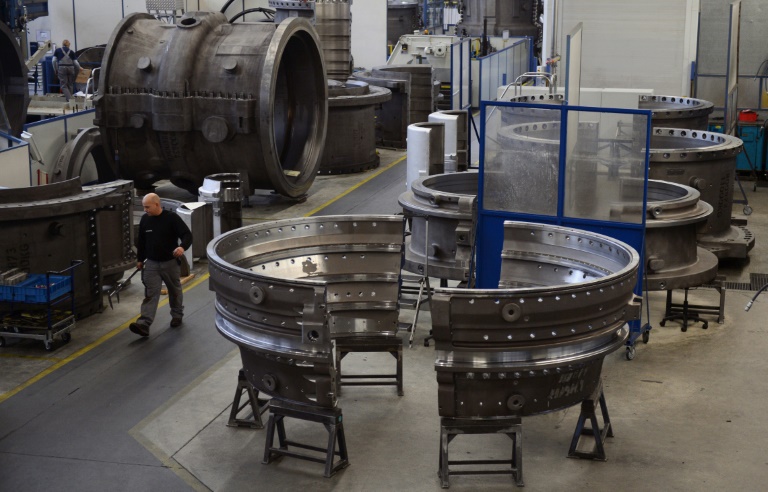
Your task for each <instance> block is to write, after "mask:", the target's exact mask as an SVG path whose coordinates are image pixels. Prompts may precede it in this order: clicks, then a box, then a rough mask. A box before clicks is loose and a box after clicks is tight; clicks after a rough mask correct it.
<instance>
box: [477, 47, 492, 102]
mask: <svg viewBox="0 0 768 492" xmlns="http://www.w3.org/2000/svg"><path fill="white" fill-rule="evenodd" d="M492 61H493V59H492V58H487V57H486V58H481V59H480V83H479V87H480V100H481V101H490V99H489V97H490V94H491V92H490V87H491V62H492Z"/></svg>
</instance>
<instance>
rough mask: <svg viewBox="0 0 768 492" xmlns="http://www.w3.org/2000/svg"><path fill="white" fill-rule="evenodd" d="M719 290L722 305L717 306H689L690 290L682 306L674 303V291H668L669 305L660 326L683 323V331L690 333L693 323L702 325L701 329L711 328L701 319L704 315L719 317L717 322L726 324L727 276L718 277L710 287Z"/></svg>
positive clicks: (686, 293) (681, 328)
mask: <svg viewBox="0 0 768 492" xmlns="http://www.w3.org/2000/svg"><path fill="white" fill-rule="evenodd" d="M708 286H709V287H712V288H714V289H715V290H717V292H718V294H719V295H720V303H719V304H717V305H707V304H689V303H688V289H687V288H686V289H685V297H684V300H683V303H682V304H679V303H674V302H672V290H668V291H667V304H666V307H665V309H664V318H662V320H661V321H659V325H661V326H664V325H665V324H666V322H667V321H677V320H680V321H682V326H681V327H680V330H681V331H688V325H689V324H693V323H702V325H701V328H702V329H704V330H706V329H707V328H709V322H708V321H707V320H705V319H702V318H701V315H702V314H712V315H715V314H716V315H717V322H718V323H719V324H723V323H724V322H725V292H726V288H725V276H723V275H718V276H717V277H716V278H715V280H714V281H713V282H712V283H711V284H709V285H708Z"/></svg>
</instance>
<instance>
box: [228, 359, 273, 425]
mask: <svg viewBox="0 0 768 492" xmlns="http://www.w3.org/2000/svg"><path fill="white" fill-rule="evenodd" d="M243 393H245V394H247V395H248V399H247V400H246V401H245V402H243V403H242V404H241V403H240V400H241V399H242V398H243ZM246 406H250V407H251V408H250V410H251V414H250V415H248V416H247V417H245V418H238V417H237V416H238V415H239V414H240V412H242V411H243V409H244V408H245V407H246ZM268 408H269V400H266V399H259V390H257V389H256V388H254V387H253V385H252V384H251V383H250V382H248V379H246V377H245V373H244V372H243V370H242V369H240V371H238V373H237V389H236V390H235V398H234V400H233V401H232V408H231V409H230V411H229V421H228V422H227V427H248V428H251V429H263V428H264V422H263V421H262V420H261V414H263V413H264V412H266V411H267V410H268Z"/></svg>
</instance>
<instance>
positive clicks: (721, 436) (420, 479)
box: [0, 151, 768, 491]
mask: <svg viewBox="0 0 768 492" xmlns="http://www.w3.org/2000/svg"><path fill="white" fill-rule="evenodd" d="M381 155H382V165H381V167H380V168H379V169H378V170H377V171H373V172H369V173H364V174H361V175H356V176H343V177H321V178H319V179H318V181H317V182H316V183H317V184H316V185H315V186H313V188H312V190H311V192H310V196H309V197H308V200H307V201H306V202H304V203H300V204H295V203H290V202H286V201H284V200H281V199H277V198H275V197H273V196H269V195H264V196H257V197H254V198H253V200H252V201H253V204H254V206H253V207H252V208H251V209H246V211H245V216H246V223H252V222H253V221H257V220H265V219H269V218H284V217H295V216H301V215H312V214H352V213H384V214H389V213H396V212H399V211H400V210H399V207H398V205H397V200H396V197H397V195H398V194H399V193H400V191H401V190H402V189H403V187H404V184H403V182H404V176H405V163H404V162H403V161H402V153H397V152H393V151H382V152H381ZM161 191H167V192H168V193H170V194H173V193H176V192H175V191H172V190H165V189H161ZM747 194H748V197H749V200H750V204H751V205H752V207H753V208H754V210H755V212H754V214H753V215H751V216H750V217H749V228H750V229H751V230H752V232H753V233H754V234H755V236H756V237H757V244H756V246H755V249H754V250H753V251H752V252H751V254H750V258H749V260H746V261H731V262H726V263H724V264H723V265H721V273H723V274H725V275H726V276H727V277H728V280H729V281H732V282H749V274H750V273H768V255H766V252H767V251H768V228H767V227H766V225H767V224H768V189H766V188H758V189H757V191H752V188H751V187H748V188H747ZM179 198H183V197H179ZM740 211H741V206H740V205H737V206H734V212H740ZM206 271H207V267H206V265H205V263H199V264H196V265H195V273H196V278H195V279H193V280H192V281H191V282H190V283H188V284H186V286H185V288H186V294H185V296H186V297H185V305H186V310H187V311H186V316H185V323H184V325H183V326H182V327H181V328H177V329H174V328H170V327H169V326H168V322H169V321H170V314H169V312H168V308H167V305H165V303H163V305H162V306H161V308H160V310H159V315H158V319H157V321H156V323H155V324H154V325H153V327H152V333H151V336H150V337H149V339H138V338H137V337H136V336H135V335H134V334H132V333H131V332H130V331H128V330H127V325H128V323H129V322H131V321H132V320H133V319H135V317H136V316H137V314H138V304H139V302H140V299H141V296H142V289H141V286H140V285H139V284H134V285H131V286H129V287H128V288H127V289H126V290H125V291H123V293H122V295H121V301H122V302H121V303H120V304H119V305H115V309H114V310H109V309H108V308H107V309H106V310H105V311H104V312H103V313H101V314H98V315H94V316H91V317H90V318H87V319H85V320H82V321H81V322H78V325H77V327H76V329H75V330H74V331H73V339H72V341H71V342H70V343H68V344H66V345H62V344H57V345H56V348H55V350H54V351H52V352H46V351H45V350H44V349H43V346H42V343H40V342H33V341H23V342H18V343H17V342H15V341H12V342H11V343H9V346H7V347H5V348H3V349H1V350H0V490H2V491H6V490H7V491H16V490H23V491H26V490H46V491H56V490H78V491H91V490H93V491H97V490H98V491H103V490H125V491H136V490H164V491H172V490H190V489H192V490H217V491H218V490H223V491H228V490H231V491H239V490H270V491H271V490H286V491H287V490H300V489H302V488H305V489H311V490H340V491H342V490H343V491H358V490H371V491H374V490H375V491H378V490H425V491H429V490H439V489H440V483H439V481H438V479H437V476H436V471H437V458H438V455H437V451H438V441H439V419H438V414H437V404H436V402H437V396H436V395H437V384H436V381H435V373H434V369H433V363H434V352H433V351H434V348H432V347H429V348H428V347H424V345H423V344H422V343H421V341H422V339H423V337H424V335H425V334H426V332H427V331H428V329H429V326H430V318H429V313H428V311H426V312H425V313H424V316H422V317H420V321H419V325H418V327H417V332H416V343H415V344H414V345H413V347H412V348H411V349H406V351H405V357H404V358H405V395H404V396H402V397H398V396H397V395H396V393H395V390H394V388H389V387H384V388H377V387H358V388H345V390H344V394H343V395H342V397H341V399H340V406H341V408H342V409H343V412H344V425H345V430H346V438H347V444H348V447H349V453H350V463H351V465H350V467H349V468H347V469H345V470H343V471H342V472H340V473H338V474H337V475H336V476H334V477H333V478H330V479H325V478H323V477H322V465H320V464H314V463H309V462H304V461H298V460H295V459H290V458H283V459H282V460H280V461H278V462H277V463H274V464H270V465H262V464H261V459H262V456H263V449H264V440H265V432H264V431H263V430H252V429H245V428H231V427H227V426H226V425H225V424H226V421H227V417H228V415H229V408H230V405H231V403H232V397H233V395H234V392H235V384H236V376H237V371H238V369H239V368H240V362H239V354H238V352H237V351H236V350H235V347H234V345H233V344H231V343H230V342H228V341H226V340H225V339H224V338H223V337H221V336H220V335H219V334H218V333H217V331H216V329H215V327H214V324H213V304H212V303H213V297H214V296H213V293H212V292H210V291H209V290H208V282H207V274H206ZM753 294H754V292H751V291H746V290H745V291H740V290H731V291H728V292H727V298H726V318H725V323H723V324H718V323H716V322H715V321H714V318H711V321H710V323H709V328H708V329H707V330H703V329H701V328H700V325H695V326H692V327H690V328H689V329H688V331H687V332H684V333H683V332H681V330H680V325H679V324H677V323H669V324H667V326H666V327H660V326H659V325H658V320H659V319H660V317H661V315H662V311H663V301H664V296H663V294H662V293H652V294H651V295H650V307H651V322H652V324H653V326H654V328H653V330H652V332H651V336H650V343H648V344H647V345H645V344H642V343H639V344H638V348H637V354H636V357H635V359H634V360H632V361H627V360H626V358H625V356H624V352H623V351H619V352H616V353H613V354H611V355H609V356H608V357H607V358H606V360H605V364H604V371H603V380H604V388H605V395H606V399H607V403H608V408H609V411H610V416H611V421H612V423H613V427H614V429H615V437H613V438H610V439H608V441H607V444H606V451H607V455H608V461H606V462H597V461H586V460H571V459H567V458H566V453H567V451H568V446H569V443H570V440H571V436H572V435H573V431H574V427H575V425H576V420H577V417H578V407H572V408H570V409H567V410H563V411H558V412H553V413H550V414H546V415H539V416H535V417H529V418H525V419H524V420H523V429H524V431H523V432H524V439H523V444H524V447H523V460H524V478H525V488H526V489H527V490H541V491H553V490H585V491H586V490H611V491H613V490H686V491H687V490H697V491H701V490H713V491H714V490H718V491H719V490H764V489H765V483H766V480H768V444H767V443H768V412H766V411H765V410H764V407H765V406H766V404H768V394H766V392H765V389H764V387H765V380H766V378H768V358H766V357H765V353H766V351H768V324H766V321H765V320H766V319H768V297H760V298H759V299H758V301H757V302H756V303H755V305H754V307H753V308H752V310H751V311H750V312H745V311H744V305H745V304H746V303H747V301H748V300H749V298H750V297H751V296H752V295H753ZM691 295H692V299H693V300H694V301H696V302H701V303H708V304H712V303H715V302H717V296H716V293H715V291H713V290H711V289H703V288H702V289H698V290H694V291H692V293H691ZM766 295H768V294H766ZM412 316H413V311H411V310H403V311H402V313H401V319H402V320H403V321H407V320H409V319H411V317H412ZM404 336H406V334H404ZM345 367H348V368H349V369H350V370H355V369H357V370H371V369H373V370H377V369H378V370H380V371H387V370H389V369H390V368H393V367H394V359H392V358H391V357H390V356H389V355H381V356H379V354H368V355H363V354H353V355H350V356H348V357H347V358H346V359H345ZM287 427H288V432H289V436H290V437H294V438H296V439H297V440H299V441H309V442H317V443H318V444H319V443H322V442H323V439H324V436H323V433H324V431H323V430H322V428H318V427H319V426H318V425H317V424H308V423H297V422H295V421H293V422H290V423H289V425H288V426H287ZM451 449H452V452H453V453H454V456H462V457H466V458H468V459H484V458H497V457H507V456H508V455H509V453H510V451H511V449H510V441H509V440H508V439H506V438H502V437H499V436H464V437H460V438H458V439H456V440H455V441H454V444H452V448H451ZM510 488H513V484H512V481H511V479H510V478H509V477H508V476H493V475H485V476H480V475H472V476H457V477H452V478H451V489H452V490H459V491H469V490H480V489H482V490H509V489H510Z"/></svg>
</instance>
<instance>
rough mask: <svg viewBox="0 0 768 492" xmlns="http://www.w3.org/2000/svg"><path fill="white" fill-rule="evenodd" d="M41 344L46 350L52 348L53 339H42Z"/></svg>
mask: <svg viewBox="0 0 768 492" xmlns="http://www.w3.org/2000/svg"><path fill="white" fill-rule="evenodd" d="M43 345H45V350H47V351H48V352H50V351H51V350H53V340H44V341H43Z"/></svg>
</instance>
